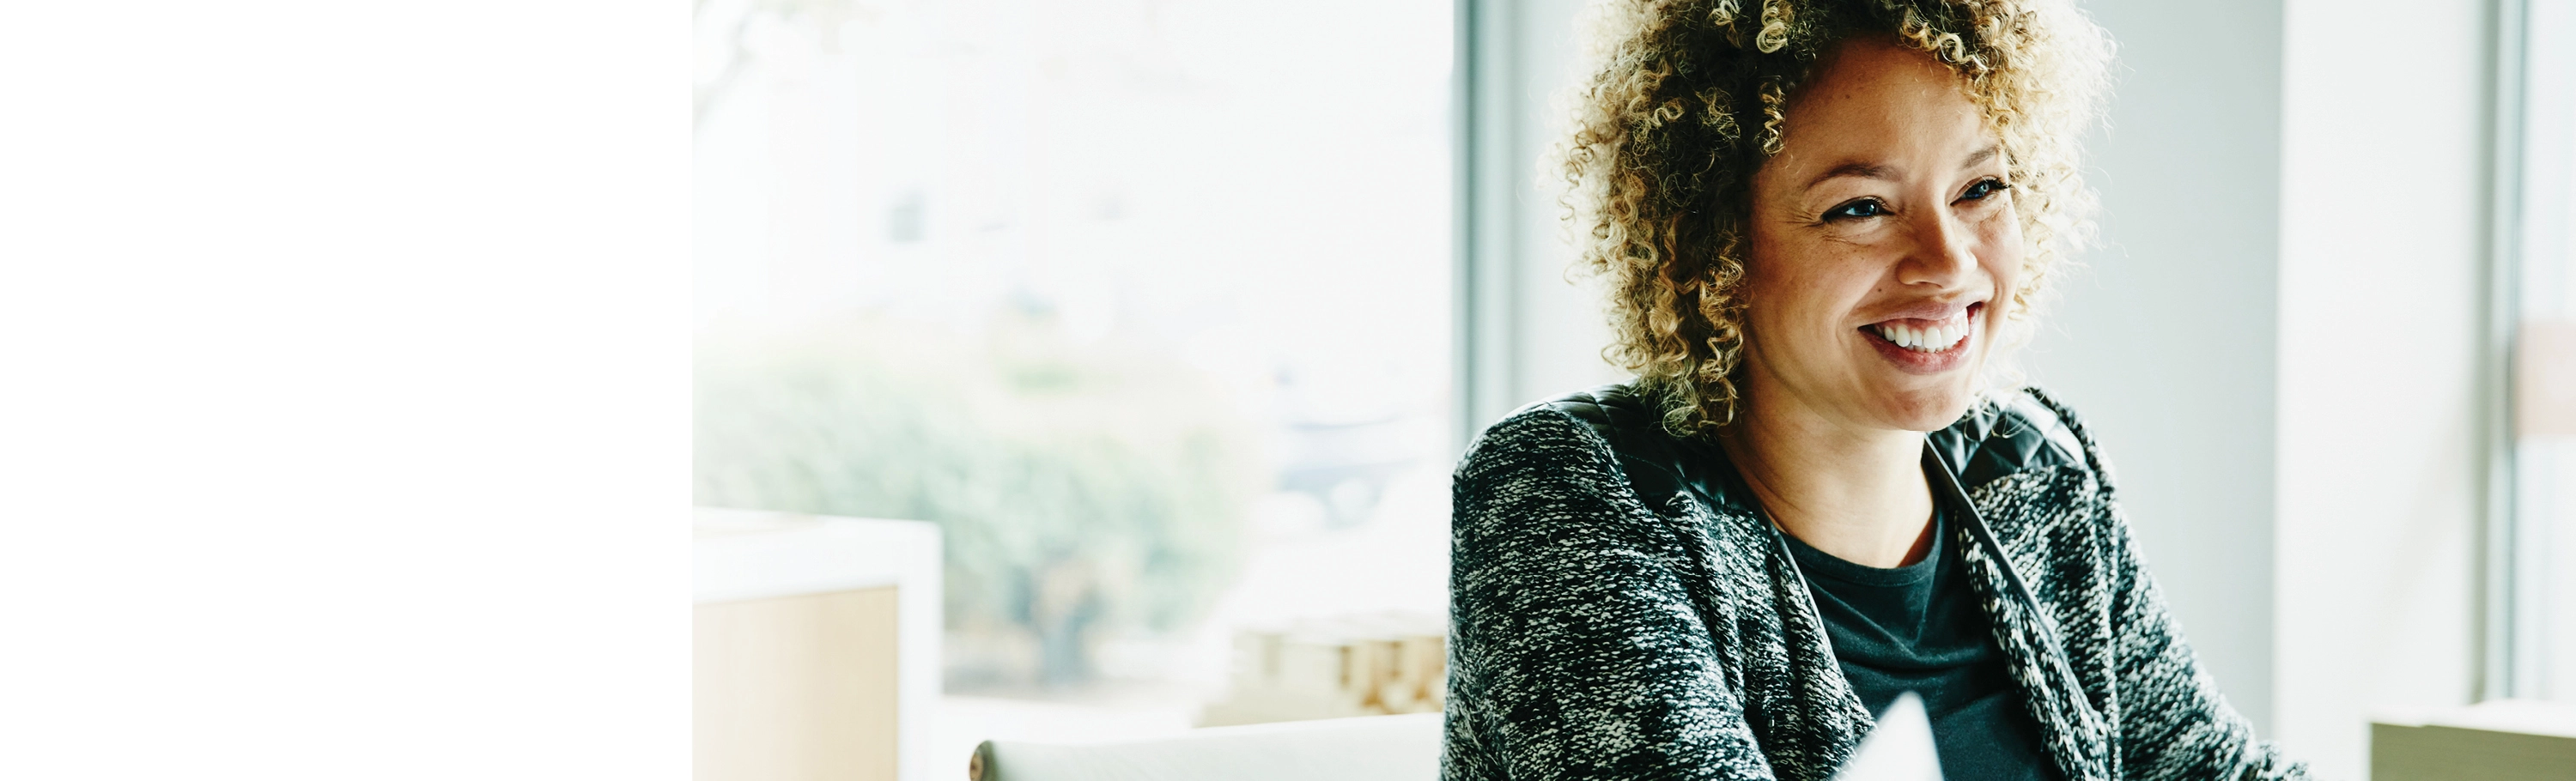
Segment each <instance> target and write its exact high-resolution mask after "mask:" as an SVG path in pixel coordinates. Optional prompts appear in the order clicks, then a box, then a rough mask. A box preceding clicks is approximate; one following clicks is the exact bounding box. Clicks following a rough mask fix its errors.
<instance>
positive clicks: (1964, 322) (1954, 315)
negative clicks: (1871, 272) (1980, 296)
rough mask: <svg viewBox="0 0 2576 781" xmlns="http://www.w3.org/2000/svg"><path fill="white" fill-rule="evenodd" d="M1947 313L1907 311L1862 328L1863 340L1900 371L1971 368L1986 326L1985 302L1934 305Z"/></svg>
mask: <svg viewBox="0 0 2576 781" xmlns="http://www.w3.org/2000/svg"><path fill="white" fill-rule="evenodd" d="M1932 306H1933V307H1935V308H1938V309H1946V310H1948V311H1946V312H1907V313H1906V314H1907V315H1909V316H1906V317H1896V318H1890V319H1887V320H1881V321H1879V322H1875V323H1871V324H1869V325H1864V326H1861V327H1860V329H1859V337H1860V339H1861V340H1862V341H1866V342H1868V343H1869V346H1870V347H1872V348H1874V349H1876V350H1877V351H1878V355H1879V357H1880V358H1884V359H1886V360H1887V362H1888V363H1889V364H1891V365H1894V366H1895V367H1896V369H1897V370H1898V371H1902V372H1905V373H1907V374H1940V373H1942V372H1947V371H1950V370H1953V369H1957V368H1959V367H1961V366H1966V365H1968V363H1969V361H1968V354H1969V353H1970V352H1973V351H1974V350H1975V348H1976V341H1977V340H1976V337H1977V333H1978V331H1979V330H1980V329H1981V327H1982V326H1984V325H1985V317H1984V315H1985V311H1986V304H1985V302H1983V301H1979V302H1977V303H1973V304H1969V305H1967V306H1965V307H1957V306H1941V305H1937V304H1936V305H1932Z"/></svg>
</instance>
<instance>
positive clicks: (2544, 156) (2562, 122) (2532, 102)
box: [2496, 0, 2576, 702]
mask: <svg viewBox="0 0 2576 781" xmlns="http://www.w3.org/2000/svg"><path fill="white" fill-rule="evenodd" d="M2509 8H2510V6H2509ZM2520 10H2521V12H2522V13H2521V14H2520V18H2519V19H2518V20H2517V19H2514V18H2512V17H2511V16H2509V17H2508V19H2507V22H2508V24H2507V28H2506V29H2507V34H2508V35H2509V36H2512V37H2514V38H2518V39H2519V43H2520V44H2521V45H2520V46H2519V52H2518V53H2519V55H2520V56H2519V57H2513V56H2512V54H2513V53H2515V51H2516V47H2514V46H2513V45H2512V44H2513V43H2514V41H2508V46H2507V52H2508V60H2507V65H2506V67H2507V68H2508V71H2507V73H2508V76H2509V78H2507V79H2506V80H2505V81H2504V83H2505V85H2506V88H2507V95H2506V103H2505V105H2507V106H2508V108H2509V110H2511V109H2518V113H2519V117H2515V116H2512V114H2511V113H2509V114H2508V116H2507V124H2508V133H2507V134H2506V139H2507V145H2506V147H2505V149H2506V150H2507V152H2508V154H2507V156H2506V163H2507V168H2506V171H2505V176H2504V177H2503V180H2504V184H2505V187H2506V192H2505V193H2504V195H2505V197H2504V198H2502V199H2501V200H2502V202H2503V204H2504V206H2505V207H2506V208H2505V212H2504V213H2505V215H2506V220H2505V230H2504V231H2503V235H2502V236H2500V237H2499V238H2500V242H2499V245H2500V248H2501V249H2502V250H2503V257H2504V258H2505V259H2506V261H2507V262H2506V263H2505V264H2504V265H2503V266H2501V268H2504V269H2506V270H2507V272H2506V278H2505V280H2504V282H2505V284H2504V285H2503V286H2502V288H2501V290H2500V291H2499V296H2498V297H2499V299H2501V300H2500V301H2499V302H2498V303H2499V304H2500V305H2502V306H2507V307H2510V310H2508V311H2509V312H2510V316H2509V317H2507V318H2506V320H2507V323H2508V326H2507V329H2506V332H2507V333H2508V334H2509V335H2510V336H2509V341H2510V342H2511V344H2512V348H2513V352H2512V358H2511V361H2512V364H2511V365H2512V375H2513V378H2514V382H2513V383H2512V385H2511V387H2512V388H2513V391H2512V395H2513V402H2514V405H2513V414H2512V427H2511V444H2510V446H2509V447H2510V450H2509V453H2508V458H2509V459H2510V464H2511V469H2510V474H2511V480H2510V488H2509V489H2508V491H2509V499H2508V500H2506V501H2504V502H2503V504H2505V505H2506V507H2507V508H2508V512H2509V516H2508V517H2509V519H2510V520H2509V522H2508V523H2507V524H2505V528H2503V529H2501V530H2499V531H2500V534H2499V535H2498V539H2497V542H2499V543H2501V547H2502V549H2503V550H2502V551H2501V555H2500V557H2499V558H2500V559H2501V561H2500V562H2499V564H2501V565H2503V566H2502V567H2501V569H2502V570H2503V571H2504V572H2505V573H2506V577H2505V578H2503V579H2504V580H2506V581H2508V583H2506V584H2502V585H2503V587H2502V589H2501V590H2503V591H2504V592H2505V595H2506V601H2505V604H2506V609H2505V611H2503V612H2505V613H2506V615H2504V616H2502V617H2501V618H2502V623H2503V626H2504V628H2505V630H2506V631H2505V636H2504V637H2501V638H2496V642H2498V643H2499V644H2500V645H2502V646H2503V648H2504V650H2505V652H2506V658H2505V659H2503V660H2500V661H2502V662H2503V663H2504V666H2505V667H2506V671H2505V672H2506V675H2505V676H2504V679H2503V680H2502V681H2500V683H2502V684H2503V686H2502V687H2501V688H2504V689H2506V690H2507V691H2504V692H2496V693H2501V694H2511V695H2513V696H2520V697H2536V698H2543V699H2554V700H2559V701H2563V702H2576V233H2571V232H2570V228H2569V226H2570V223H2571V222H2576V0H2532V2H2529V3H2527V4H2523V6H2522V8H2521V9H2520ZM2516 21H2518V22H2519V29H2518V30H2517V29H2515V27H2516V25H2515V24H2514V22H2516ZM2515 60H2519V62H2518V63H2517V62H2515ZM2517 65H2518V66H2519V67H2518V68H2517V67H2516V66H2517ZM2517 71H2518V72H2517ZM2517 136H2518V138H2517Z"/></svg>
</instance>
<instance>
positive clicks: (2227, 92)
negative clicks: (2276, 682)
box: [2024, 0, 2281, 732]
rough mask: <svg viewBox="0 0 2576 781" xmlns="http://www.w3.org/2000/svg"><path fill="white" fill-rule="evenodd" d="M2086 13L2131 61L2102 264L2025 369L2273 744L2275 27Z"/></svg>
mask: <svg viewBox="0 0 2576 781" xmlns="http://www.w3.org/2000/svg"><path fill="white" fill-rule="evenodd" d="M2083 5H2084V6H2085V7H2086V9H2087V10H2088V11H2090V12H2091V13H2092V14H2093V17H2094V20H2095V21H2096V22H2099V23H2100V24H2101V25H2102V26H2103V27H2104V28H2105V29H2107V30H2109V31H2110V33H2111V36H2112V38H2113V39H2114V40H2115V41H2117V42H2118V46H2119V64H2118V66H2117V67H2116V68H2115V69H2114V71H2113V73H2114V76H2115V78H2116V79H2117V84H2116V85H2115V88H2114V92H2113V96H2112V101H2111V104H2110V107H2109V117H2108V123H2107V128H2105V129H2102V130H2098V131H2096V132H2095V133H2094V134H2093V135H2092V137H2091V138H2089V139H2088V140H2087V149H2088V151H2089V157H2088V160H2089V163H2090V168H2091V169H2092V170H2090V171H2088V172H2087V173H2088V175H2089V177H2090V183H2091V184H2092V185H2093V186H2094V188H2095V189H2096V190H2097V191H2099V192H2100V194H2101V198H2102V207H2103V211H2102V215H2101V234H2100V238H2101V240H2102V246H2101V247H2100V248H2099V249H2096V250H2094V251H2091V252H2089V253H2086V254H2085V255H2083V256H2082V257H2081V265H2080V266H2078V267H2076V268H2074V269H2071V270H2069V272H2068V273H2067V274H2066V275H2065V276H2064V277H2062V278H2060V279H2059V285H2058V289H2059V290H2060V291H2061V293H2062V296H2061V298H2059V299H2058V303H2057V305H2056V306H2055V307H2054V308H2053V310H2052V311H2051V312H2050V313H2049V314H2048V316H2047V317H2046V319H2044V320H2043V321H2042V322H2043V324H2044V325H2043V327H2042V332H2041V335H2040V338H2039V339H2038V340H2036V341H2035V342H2034V343H2033V344H2032V345H2031V347H2030V349H2029V352H2028V353H2026V354H2025V355H2024V364H2025V366H2026V367H2027V368H2028V370H2029V372H2030V376H2031V378H2032V380H2034V381H2036V382H2038V383H2039V384H2041V385H2043V386H2046V387H2048V388H2049V389H2051V390H2053V391H2055V392H2057V393H2058V394H2059V395H2060V396H2062V397H2064V399H2065V401H2067V402H2068V403H2069V404H2070V405H2072V406H2073V407H2074V408H2075V409H2076V410H2077V412H2079V413H2081V414H2082V415H2083V417H2084V419H2085V421H2086V422H2087V423H2088V424H2089V425H2090V426H2091V428H2092V431H2093V434H2094V436H2095V437H2096V438H2097V439H2098V440H2099V441H2100V442H2101V444H2102V447H2103V450H2104V453H2105V455H2106V456H2107V457H2108V458H2109V459H2110V462H2111V465H2112V469H2113V476H2114V477H2115V479H2116V480H2117V483H2118V485H2119V488H2120V491H2121V494H2122V497H2123V503H2124V505H2125V507H2126V508H2127V510H2128V513H2129V517H2130V519H2131V521H2132V523H2133V528H2134V530H2135V534H2136V535H2137V538H2138V544H2139V547H2140V548H2142V549H2143V551H2144V553H2145V555H2146V558H2147V561H2148V563H2149V565H2150V567H2151V568H2152V570H2151V571H2152V572H2153V573H2154V574H2155V575H2156V577H2157V579H2158V580H2159V581H2160V583H2161V584H2162V585H2163V587H2164V589H2165V594H2166V598H2167V600H2168V601H2169V602H2170V603H2171V605H2172V608H2173V611H2174V615H2175V617H2176V618H2177V620H2179V621H2180V622H2181V624H2182V627H2183V629H2184V632H2185V633H2186V636H2187V637H2188V638H2189V639H2190V641H2191V643H2192V645H2193V648H2194V650H2196V651H2197V652H2198V653H2199V655H2200V660H2201V663H2202V666H2203V667H2204V668H2205V669H2206V670H2208V671H2209V672H2210V673H2211V674H2212V675H2213V676H2214V677H2216V678H2217V680H2218V683H2219V686H2220V687H2221V689H2222V690H2223V691H2224V692H2225V693H2226V694H2227V697H2228V699H2229V701H2230V702H2232V703H2233V704H2235V706H2236V707H2237V709H2238V710H2240V711H2243V712H2244V713H2245V715H2246V716H2247V717H2249V718H2251V719H2252V720H2253V721H2254V723H2255V725H2256V726H2257V728H2258V729H2264V730H2266V731H2267V732H2268V727H2269V725H2270V724H2271V721H2272V718H2271V714H2272V711H2273V703H2272V696H2271V695H2272V682H2273V678H2272V676H2273V636H2272V619H2273V615H2274V610H2273V603H2272V584H2273V575H2272V554H2273V532H2272V514H2273V502H2274V496H2273V491H2274V481H2273V460H2274V440H2273V431H2274V428H2275V425H2274V424H2275V421H2274V418H2273V410H2274V403H2273V399H2274V392H2275V388H2274V363H2275V362H2274V358H2275V355H2274V352H2273V350H2274V343H2273V339H2272V333H2273V331H2274V328H2275V323H2276V308H2277V305H2276V301H2277V298H2278V296H2277V288H2276V286H2275V282H2276V279H2277V276H2278V261H2277V257H2278V249H2279V235H2278V233H2277V230H2276V227H2277V226H2276V215H2277V213H2278V209H2277V205H2276V204H2277V203H2278V200H2279V193H2280V178H2279V177H2280V160H2281V157H2280V155H2281V137H2280V124H2279V123H2280V109H2279V105H2280V94H2281V80H2280V57H2281V7H2280V4H2279V3H2278V2H2246V1H2245V0H2092V1H2091V2H2084V3H2083Z"/></svg>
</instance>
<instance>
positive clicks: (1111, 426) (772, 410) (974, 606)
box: [695, 315, 1267, 684]
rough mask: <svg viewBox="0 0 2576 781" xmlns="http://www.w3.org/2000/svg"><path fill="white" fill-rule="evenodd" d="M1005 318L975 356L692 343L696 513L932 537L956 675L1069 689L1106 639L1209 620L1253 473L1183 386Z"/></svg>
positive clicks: (738, 340)
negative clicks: (911, 526)
mask: <svg viewBox="0 0 2576 781" xmlns="http://www.w3.org/2000/svg"><path fill="white" fill-rule="evenodd" d="M1010 320H1011V321H1010V322H1006V323H1002V324H1000V325H998V326H997V327H995V328H993V329H991V330H990V331H989V332H988V338H987V339H986V340H985V342H984V343H982V344H970V343H960V342H958V341H956V339H955V337H954V336H953V332H950V331H947V330H945V329H932V328H908V329H907V328H901V327H890V326H887V325H885V324H871V323H865V322H857V323H847V324H842V325H839V326H836V327H830V328H813V329H807V330H803V331H799V332H794V333H785V334H782V333H777V332H770V333H765V334H748V333H733V334H723V333H721V332H718V333H715V334H702V336H701V339H700V343H699V346H698V359H697V367H696V401H695V404H696V426H695V428H696V441H695V461H696V463H695V475H696V476H695V483H696V485H695V500H696V502H697V503H698V504H700V505H705V506H716V507H740V508H751V509H766V510H784V511H793V512H803V513H818V514H827V515H844V516H861V517H878V518H908V519H917V520H926V521H933V522H937V523H939V524H940V525H941V527H942V529H943V532H944V538H945V539H944V550H945V557H946V559H947V561H946V578H945V588H946V590H947V594H946V601H947V617H946V619H947V625H948V627H949V629H950V632H951V634H952V637H954V638H955V641H954V642H953V643H952V644H955V645H963V646H968V647H963V648H957V649H953V650H952V653H951V655H950V659H951V661H952V666H951V675H952V677H961V676H962V677H964V678H966V679H968V680H983V681H988V682H1001V683H1019V682H1038V683H1045V684H1064V683H1073V682H1079V681H1082V680H1085V679H1087V678H1088V677H1090V674H1091V671H1092V666H1091V663H1090V656H1089V648H1090V646H1091V644H1092V643H1093V642H1095V641H1096V640H1097V639H1099V638H1100V637H1102V636H1104V635H1107V634H1110V633H1114V632H1126V631H1136V630H1144V631H1157V630H1170V629H1176V628H1180V627H1183V626H1185V625H1187V624H1188V623H1189V622H1190V621H1192V620H1193V619H1195V618H1196V617H1197V616H1198V615H1199V613H1200V612H1202V611H1203V610H1204V609H1205V608H1206V607H1207V606H1208V603H1209V602H1210V601H1211V600H1212V599H1213V597H1214V595H1215V593H1216V592H1217V590H1218V588H1219V587H1220V586H1221V585H1223V584H1224V583H1225V582H1226V581H1227V579H1228V578H1229V577H1230V576H1231V574H1232V572H1233V570H1234V568H1235V566H1236V561H1237V556H1238V552H1237V543H1236V530H1237V527H1238V525H1239V519H1240V517H1241V516H1242V514H1243V511H1244V510H1245V508H1246V506H1247V505H1248V503H1249V501H1250V499H1251V497H1252V495H1253V493H1254V492H1255V491H1257V490H1259V489H1260V488H1262V485H1261V483H1262V482H1263V481H1264V480H1265V479H1266V478H1267V472H1266V470H1265V469H1264V468H1263V466H1262V465H1261V464H1259V463H1257V462H1256V460H1255V458H1256V457H1255V454H1256V453H1257V452H1259V448H1257V447H1255V446H1254V445H1255V443H1254V442H1253V441H1252V439H1251V437H1252V436H1253V434H1252V431H1253V429H1251V428H1250V427H1249V426H1248V425H1246V424H1245V423H1244V422H1243V421H1240V420H1239V419H1238V418H1237V416H1236V415H1235V414H1234V413H1233V412H1232V409H1231V407H1230V406H1229V405H1226V404H1225V403H1224V400H1223V398H1222V397H1221V396H1220V395H1219V393H1220V392H1219V391H1218V390H1217V389H1216V388H1215V387H1213V386H1212V385H1211V384H1209V383H1205V382H1202V381H1200V380H1199V379H1198V377H1197V376H1196V375H1195V374H1194V373H1192V372H1190V371H1188V370H1187V369H1186V368H1184V367H1179V366H1174V365H1171V364H1168V363H1162V362H1157V361H1153V360H1148V359H1143V358H1139V357H1136V356H1130V355H1120V354H1117V353H1116V352H1115V351H1114V350H1110V349H1105V348H1089V349H1086V348H1080V347H1077V346H1074V345H1069V344H1065V343H1064V342H1062V341H1061V340H1060V339H1058V338H1055V336H1054V331H1053V329H1052V328H1051V327H1049V324H1048V320H1047V318H1044V317H1042V316H1041V317H1033V316H1026V315H1015V316H1012V317H1011V318H1010ZM995 646H1002V647H1011V646H1017V647H1019V648H1022V649H1024V651H1023V652H1020V653H1016V654H1014V653H1009V652H1002V653H995V652H994V647H995ZM961 659H962V660H966V662H965V664H964V665H963V669H961V668H960V666H959V665H957V664H954V662H957V661H959V660H961ZM997 659H998V660H1000V661H996V660H997Z"/></svg>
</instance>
